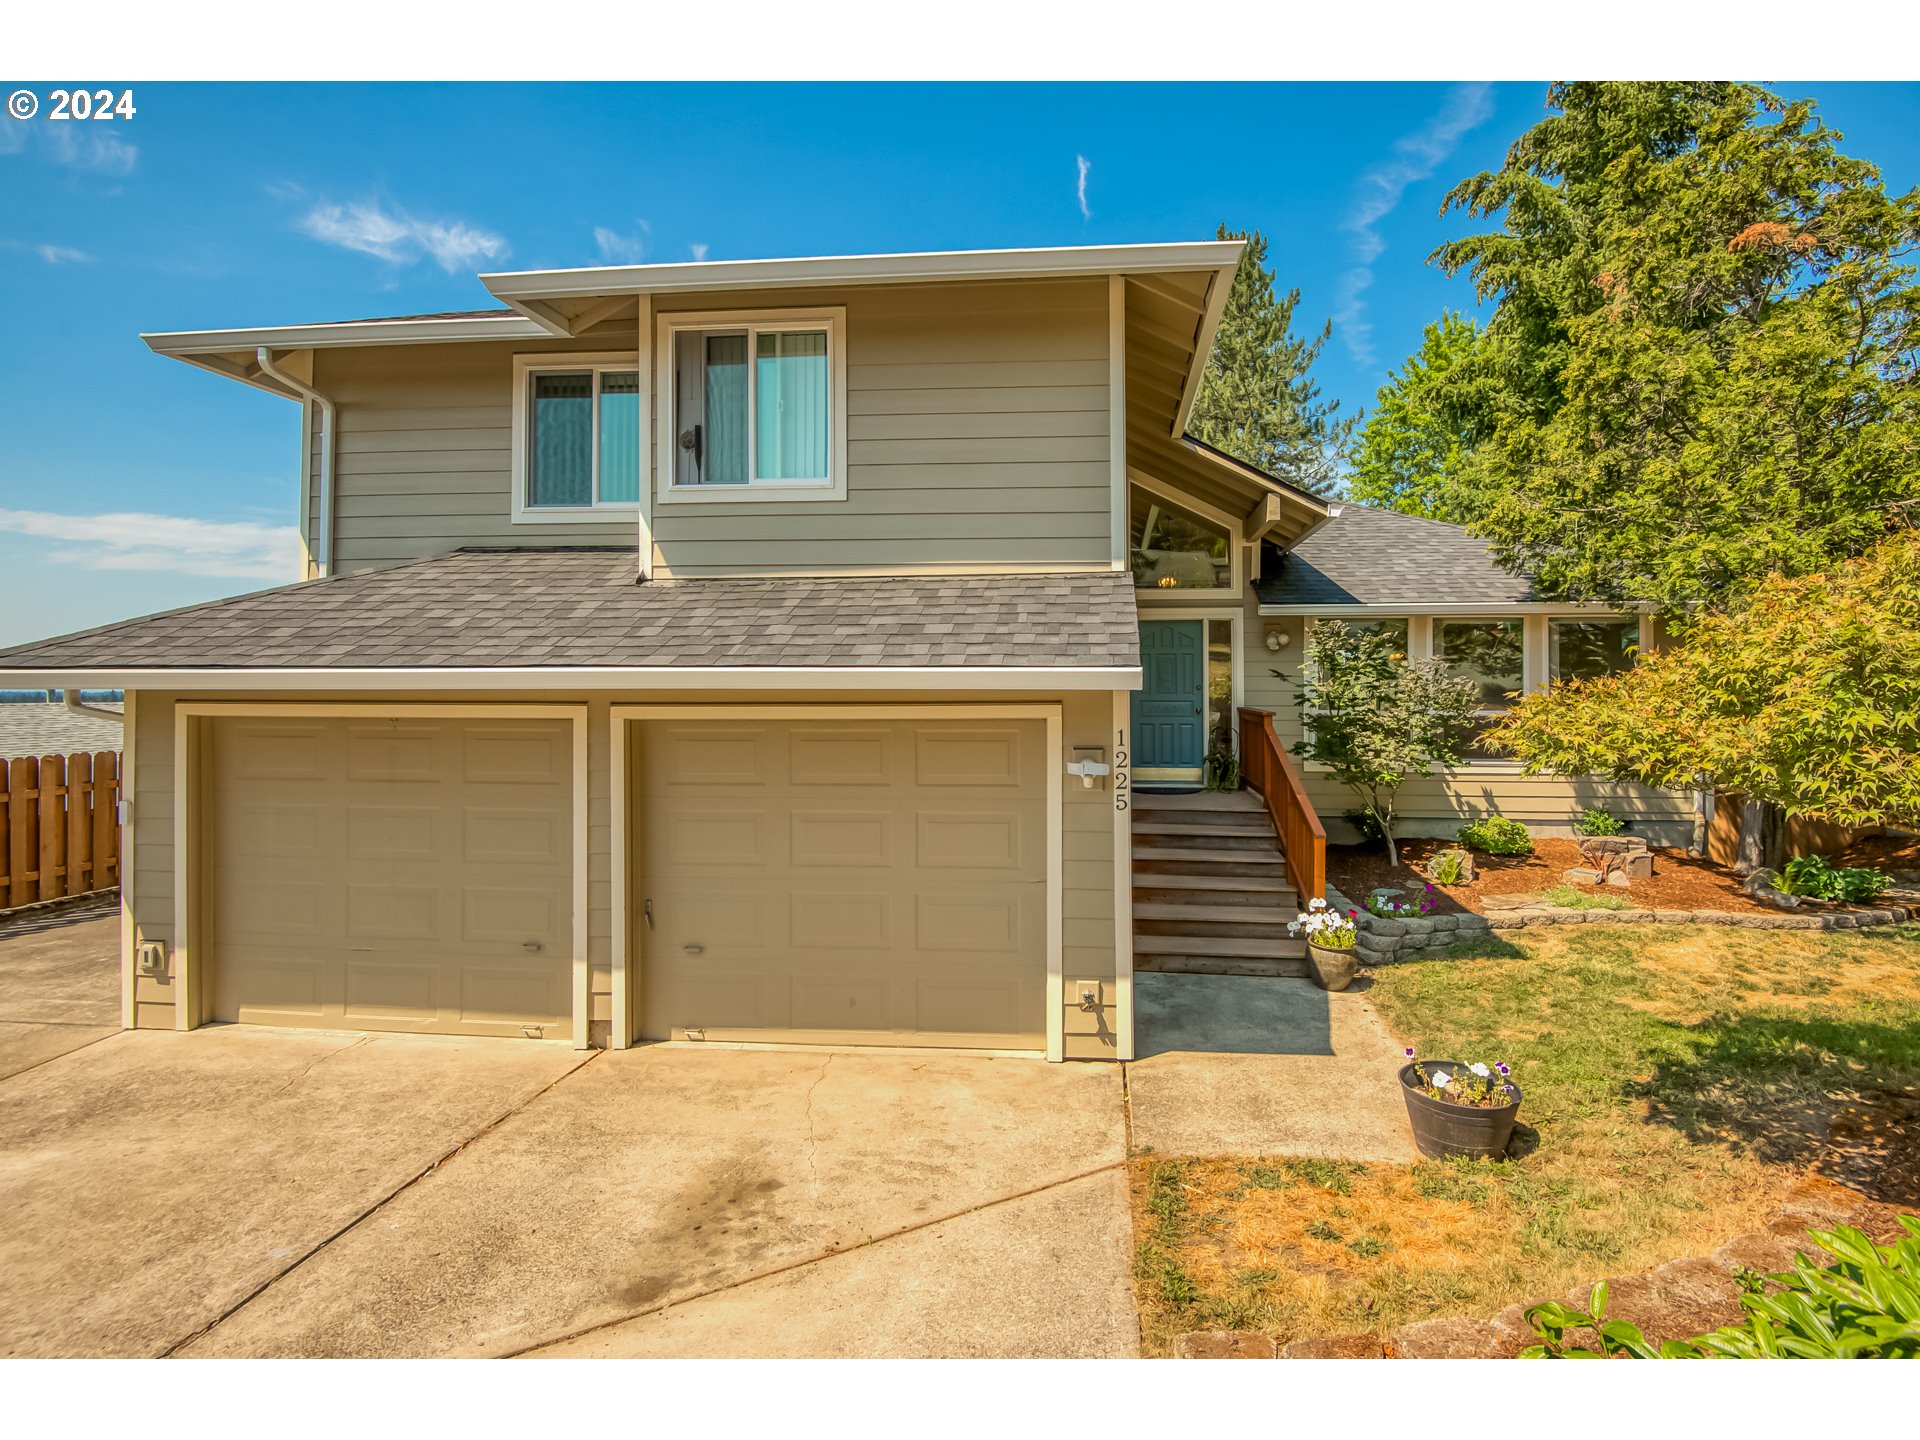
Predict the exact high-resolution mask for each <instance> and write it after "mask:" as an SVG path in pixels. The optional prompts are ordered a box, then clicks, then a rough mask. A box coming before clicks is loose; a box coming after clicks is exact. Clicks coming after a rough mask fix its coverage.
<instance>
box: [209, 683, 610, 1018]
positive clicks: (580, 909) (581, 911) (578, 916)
mask: <svg viewBox="0 0 1920 1440" xmlns="http://www.w3.org/2000/svg"><path fill="white" fill-rule="evenodd" d="M173 715H174V726H173V795H174V806H173V936H174V954H173V967H174V979H175V984H176V986H177V988H178V991H179V993H178V995H177V996H176V997H175V1004H174V1011H173V1015H174V1028H175V1029H178V1030H192V1029H194V1028H196V1027H197V1026H198V1025H199V1023H200V1014H199V1010H198V1008H197V1007H198V1004H199V996H198V991H199V981H200V976H199V975H198V974H197V973H196V971H195V964H194V954H195V950H196V949H197V946H196V944H195V939H196V937H195V935H194V925H195V923H196V921H197V916H196V914H195V911H196V908H197V907H195V906H194V905H193V904H192V903H191V902H192V900H193V888H192V882H193V880H194V878H195V877H194V866H193V862H194V860H195V858H196V857H195V855H194V853H193V837H194V829H193V819H194V816H193V811H194V808H195V802H196V799H197V796H198V786H199V782H200V777H199V774H198V769H199V767H198V765H197V764H196V763H195V762H194V755H195V753H196V752H195V749H194V743H193V742H194V741H195V740H196V739H197V738H198V732H199V726H198V724H197V723H196V722H198V721H201V720H220V719H231V718H242V717H248V716H255V717H258V716H280V717H285V718H293V719H303V720H308V719H311V720H338V719H375V720H387V719H394V720H409V719H422V718H425V719H440V720H462V719H474V720H569V721H571V722H572V724H573V818H572V830H573V885H572V891H573V1048H574V1049H576V1050H585V1049H586V1048H588V1047H587V1021H588V1016H589V1013H590V1009H589V1000H588V984H587V982H588V967H587V707H586V706H585V705H382V704H378V703H367V702H358V703H355V702H347V701H342V702H338V703H334V704H307V703H302V702H299V701H285V702H280V703H265V702H263V703H248V702H245V701H223V702H217V703H212V702H209V703H202V702H196V701H185V700H183V701H178V702H176V703H175V705H174V707H173Z"/></svg>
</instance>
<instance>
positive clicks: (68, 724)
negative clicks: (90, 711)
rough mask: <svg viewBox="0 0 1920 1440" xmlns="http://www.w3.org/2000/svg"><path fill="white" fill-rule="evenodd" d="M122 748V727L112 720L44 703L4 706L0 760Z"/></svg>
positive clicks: (0, 715) (1, 709) (0, 713)
mask: <svg viewBox="0 0 1920 1440" xmlns="http://www.w3.org/2000/svg"><path fill="white" fill-rule="evenodd" d="M97 708H99V709H102V710H107V709H117V708H118V707H117V706H108V705H102V706H99V707H97ZM119 748H120V727H119V725H117V724H115V723H114V722H113V721H111V720H101V719H98V718H96V717H95V716H92V715H77V714H75V713H74V712H73V711H71V710H69V709H68V708H67V707H66V706H65V705H60V704H52V705H49V704H48V703H47V702H46V701H44V700H40V701H33V700H27V701H20V702H17V703H12V704H4V705H0V760H11V759H13V758H15V757H16V756H20V755H72V754H74V753H76V752H77V751H81V750H118V749H119Z"/></svg>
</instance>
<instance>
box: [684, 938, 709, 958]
mask: <svg viewBox="0 0 1920 1440" xmlns="http://www.w3.org/2000/svg"><path fill="white" fill-rule="evenodd" d="M680 948H681V949H682V950H684V951H686V952H687V954H689V955H700V954H703V953H705V951H706V948H707V947H706V946H704V945H702V944H701V943H700V942H699V941H697V940H696V941H694V942H693V943H692V944H690V945H682V946H681V947H680Z"/></svg>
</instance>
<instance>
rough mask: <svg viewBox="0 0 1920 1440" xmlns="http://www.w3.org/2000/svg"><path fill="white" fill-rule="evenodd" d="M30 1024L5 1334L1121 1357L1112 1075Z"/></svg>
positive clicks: (473, 1349) (1004, 1064)
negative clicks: (61, 1045)
mask: <svg viewBox="0 0 1920 1440" xmlns="http://www.w3.org/2000/svg"><path fill="white" fill-rule="evenodd" d="M83 928H85V927H82V926H72V927H69V928H68V929H66V930H64V931H62V932H60V936H59V939H58V940H57V947H58V948H63V949H64V948H65V947H69V946H71V947H73V948H76V949H84V948H85V945H86V943H87V942H88V940H89V938H91V943H92V944H93V946H94V957H95V958H94V959H93V961H92V962H91V964H92V966H93V967H94V969H95V970H96V971H97V970H101V969H104V971H105V973H106V974H107V976H108V977H109V978H111V977H112V976H113V974H114V973H115V968H114V967H115V960H114V956H115V954H116V949H117V947H116V945H115V944H114V942H113V941H112V939H111V938H110V937H107V936H103V935H94V936H91V937H87V936H82V935H81V934H80V931H81V930H82V929H83ZM54 933H55V932H53V931H46V932H42V933H41V934H40V935H39V936H37V937H31V941H32V943H31V947H30V948H31V949H32V952H33V958H31V959H29V958H28V956H27V954H26V948H27V946H26V941H27V940H28V938H29V937H14V938H13V939H11V940H10V939H9V938H8V937H7V936H6V934H5V932H4V931H0V993H6V994H9V995H11V994H13V993H14V992H15V990H16V987H17V988H18V991H19V993H20V994H22V995H25V994H28V993H29V992H30V991H31V990H32V989H33V987H34V985H35V984H37V983H39V982H37V981H35V980H34V979H33V977H34V976H36V975H44V974H45V973H47V972H48V971H49V970H50V968H57V967H54V966H53V962H52V961H50V960H48V959H47V958H46V956H47V954H48V953H49V952H48V951H47V949H46V940H47V936H48V935H50V934H54ZM53 988H56V989H57V988H58V987H57V986H56V987H53ZM76 988H78V989H84V988H85V987H84V986H82V987H76ZM29 1008H31V1007H29ZM36 1013H37V1012H36ZM32 1023H33V1024H34V1025H38V1026H41V1027H44V1026H45V1025H46V1024H48V1023H54V1022H44V1021H36V1022H32ZM58 1023H72V1024H74V1025H75V1026H76V1029H75V1031H74V1034H73V1035H69V1036H66V1037H65V1038H66V1039H67V1040H74V1039H76V1038H78V1036H79V1031H80V1029H81V1028H85V1029H86V1030H87V1038H86V1040H85V1041H84V1042H82V1043H80V1044H78V1045H74V1046H71V1047H70V1048H68V1049H67V1050H66V1051H65V1052H64V1053H51V1054H50V1053H47V1043H46V1042H45V1040H44V1038H43V1031H42V1030H34V1031H32V1032H31V1033H28V1032H27V1031H24V1030H23V1031H22V1032H20V1033H19V1034H15V1035H5V1034H0V1062H4V1063H0V1072H4V1073H5V1074H6V1078H4V1079H0V1213H4V1214H6V1215H7V1216H8V1221H9V1223H8V1224H7V1225H6V1226H5V1227H4V1228H0V1273H4V1274H5V1275H6V1276H7V1284H6V1285H5V1286H4V1287H0V1354H7V1355H164V1354H179V1355H510V1354H522V1353H529V1352H532V1353H540V1352H542V1351H546V1352H550V1353H558V1354H598V1355H633V1356H645V1355H709V1356H726V1355H788V1356H811V1355H821V1356H828V1355H874V1356H885V1355H897V1356H941V1355H983V1356H984V1355H1003V1356H1019V1355H1131V1354H1134V1353H1136V1352H1137V1349H1138V1330H1137V1324H1136V1320H1135V1316H1134V1306H1133V1295H1132V1288H1131V1279H1130V1274H1131V1259H1132V1244H1131V1238H1130V1234H1129V1227H1128V1220H1127V1208H1126V1190H1125V1185H1126V1181H1125V1171H1124V1159H1125V1143H1126V1142H1125V1114H1124V1105H1123V1103H1122V1095H1121V1077H1120V1073H1119V1069H1118V1067H1115V1066H1093V1065H1066V1066H1061V1065H1051V1066H1050V1065H1046V1064H1044V1063H1042V1062H1038V1061H1032V1060H995V1059H984V1058H973V1057H963V1056H940V1055H935V1054H924V1053H922V1054H879V1053H869V1052H806V1053H796V1052H776V1051H723V1050H703V1049H700V1048H697V1047H689V1048H674V1047H667V1046H655V1047H647V1048H643V1049H638V1050H632V1051H625V1052H620V1053H610V1052H609V1053H598V1054H589V1053H587V1052H578V1051H573V1050H570V1049H566V1048H564V1047H561V1046H558V1045H554V1044H547V1043H540V1042H534V1041H512V1040H461V1039H445V1038H437V1037H424V1036H423V1037H412V1036H368V1035H356V1034H336V1033H325V1032H311V1031H309V1032H294V1031H274V1030H267V1029H257V1028H252V1027H245V1026H220V1027H208V1028H206V1029H202V1030H199V1031H195V1032H192V1033H189V1034H173V1033H168V1032H152V1031H141V1032H133V1033H121V1032H117V1031H114V1030H111V1029H108V1028H105V1027H102V1026H99V1025H94V1026H91V1027H80V1026H79V1024H78V1021H74V1022H58ZM34 1056H38V1057H39V1058H38V1059H37V1060H36V1059H34V1058H33V1057H34Z"/></svg>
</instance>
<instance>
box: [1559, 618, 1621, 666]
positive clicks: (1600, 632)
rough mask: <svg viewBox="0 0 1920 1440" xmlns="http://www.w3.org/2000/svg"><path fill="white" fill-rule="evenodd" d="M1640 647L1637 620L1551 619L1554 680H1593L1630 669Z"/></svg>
mask: <svg viewBox="0 0 1920 1440" xmlns="http://www.w3.org/2000/svg"><path fill="white" fill-rule="evenodd" d="M1639 649H1640V622H1639V621H1638V620H1637V619H1634V620H1561V619H1552V620H1549V621H1548V622H1547V673H1548V676H1549V678H1550V679H1552V680H1593V679H1597V678H1598V677H1599V676H1602V675H1611V674H1613V673H1614V672H1615V671H1616V670H1630V669H1632V668H1633V657H1634V656H1635V654H1637V653H1638V651H1639Z"/></svg>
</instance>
